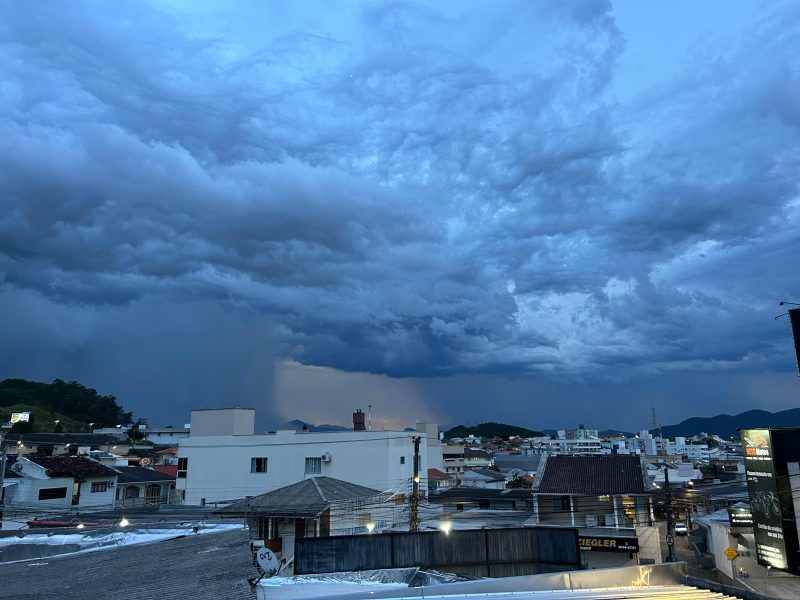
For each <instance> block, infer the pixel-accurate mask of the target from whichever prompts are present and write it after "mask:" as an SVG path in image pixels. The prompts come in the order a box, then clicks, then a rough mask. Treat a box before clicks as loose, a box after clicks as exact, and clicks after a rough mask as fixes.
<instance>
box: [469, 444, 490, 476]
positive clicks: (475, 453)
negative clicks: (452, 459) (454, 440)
mask: <svg viewBox="0 0 800 600" xmlns="http://www.w3.org/2000/svg"><path fill="white" fill-rule="evenodd" d="M491 466H493V463H492V455H491V454H490V453H489V452H487V451H486V450H482V449H480V448H464V470H465V471H466V470H467V469H485V468H488V467H491Z"/></svg>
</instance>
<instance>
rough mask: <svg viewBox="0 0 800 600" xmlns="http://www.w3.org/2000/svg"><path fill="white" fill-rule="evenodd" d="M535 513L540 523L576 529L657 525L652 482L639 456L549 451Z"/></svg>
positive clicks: (535, 490) (539, 478)
mask: <svg viewBox="0 0 800 600" xmlns="http://www.w3.org/2000/svg"><path fill="white" fill-rule="evenodd" d="M533 513H534V517H533V521H534V522H535V523H542V524H555V525H569V526H571V527H576V526H578V527H584V526H585V527H597V526H600V527H614V528H620V527H631V526H637V525H652V524H653V504H652V498H651V495H650V481H649V479H648V477H647V475H646V473H645V469H644V467H643V464H642V461H641V459H640V458H639V457H638V456H634V455H625V454H608V455H604V456H600V455H594V456H592V455H589V456H581V455H558V456H548V455H544V456H543V457H542V460H541V462H540V463H539V469H538V471H537V474H536V480H535V481H534V483H533Z"/></svg>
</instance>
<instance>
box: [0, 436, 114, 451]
mask: <svg viewBox="0 0 800 600" xmlns="http://www.w3.org/2000/svg"><path fill="white" fill-rule="evenodd" d="M4 439H5V452H6V454H7V455H8V456H29V455H34V454H36V455H39V456H60V455H62V454H72V455H77V454H88V453H89V451H91V450H103V451H104V452H111V453H113V454H122V455H124V454H127V453H128V448H129V444H128V443H127V439H126V440H125V441H123V440H120V439H119V438H117V437H115V436H113V435H107V434H95V433H8V434H6V435H5V438H4Z"/></svg>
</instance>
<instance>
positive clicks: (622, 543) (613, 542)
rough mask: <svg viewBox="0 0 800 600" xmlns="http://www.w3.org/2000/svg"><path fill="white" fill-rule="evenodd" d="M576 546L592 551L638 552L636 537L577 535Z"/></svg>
mask: <svg viewBox="0 0 800 600" xmlns="http://www.w3.org/2000/svg"><path fill="white" fill-rule="evenodd" d="M578 546H580V549H581V550H589V551H593V552H639V540H638V539H637V538H622V537H605V536H602V537H600V536H579V537H578Z"/></svg>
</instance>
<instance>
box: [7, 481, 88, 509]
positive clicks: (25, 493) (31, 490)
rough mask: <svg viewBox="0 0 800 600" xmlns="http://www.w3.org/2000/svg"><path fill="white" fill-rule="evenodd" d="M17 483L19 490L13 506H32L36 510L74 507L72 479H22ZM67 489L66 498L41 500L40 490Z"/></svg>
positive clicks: (15, 493) (13, 499)
mask: <svg viewBox="0 0 800 600" xmlns="http://www.w3.org/2000/svg"><path fill="white" fill-rule="evenodd" d="M14 481H17V482H18V483H17V486H16V487H17V489H16V491H15V492H14V496H13V498H12V499H11V502H12V503H13V504H17V505H20V504H25V505H31V506H34V507H36V508H65V509H68V508H71V506H72V482H73V479H72V477H54V478H52V479H31V478H28V477H20V478H19V479H15V480H14ZM60 487H66V488H67V497H66V498H56V499H53V500H39V490H41V489H46V488H60Z"/></svg>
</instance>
